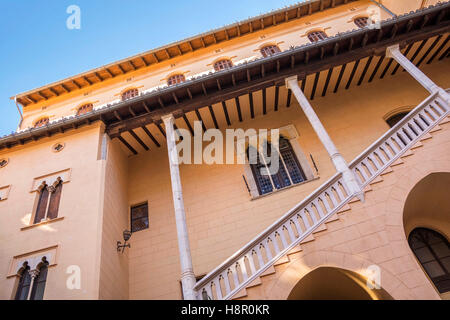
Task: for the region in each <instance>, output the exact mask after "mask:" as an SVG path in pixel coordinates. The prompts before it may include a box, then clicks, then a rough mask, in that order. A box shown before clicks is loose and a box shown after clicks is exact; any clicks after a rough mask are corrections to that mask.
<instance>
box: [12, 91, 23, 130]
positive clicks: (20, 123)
mask: <svg viewBox="0 0 450 320" xmlns="http://www.w3.org/2000/svg"><path fill="white" fill-rule="evenodd" d="M14 103H15V104H16V108H17V111H19V115H20V122H19V128H20V126H21V125H22V121H23V115H22V111H20V108H19V105H18V104H17V96H14Z"/></svg>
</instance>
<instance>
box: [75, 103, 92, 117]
mask: <svg viewBox="0 0 450 320" xmlns="http://www.w3.org/2000/svg"><path fill="white" fill-rule="evenodd" d="M93 109H94V106H93V105H92V103H88V104H85V105H83V106H81V107H80V108H78V111H77V116H81V115H82V114H86V113H88V112H91V111H92V110H93Z"/></svg>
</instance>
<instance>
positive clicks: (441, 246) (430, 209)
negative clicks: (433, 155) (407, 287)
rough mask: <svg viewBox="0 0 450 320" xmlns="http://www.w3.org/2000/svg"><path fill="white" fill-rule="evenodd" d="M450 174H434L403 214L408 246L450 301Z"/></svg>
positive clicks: (422, 182) (413, 195) (418, 187)
mask: <svg viewBox="0 0 450 320" xmlns="http://www.w3.org/2000/svg"><path fill="white" fill-rule="evenodd" d="M449 187H450V173H449V172H436V173H431V174H429V175H428V176H426V177H425V178H423V179H422V180H420V181H419V182H418V183H417V184H416V185H415V186H414V187H413V188H412V189H411V191H410V192H409V194H408V197H407V198H406V202H405V206H404V211H403V226H404V228H405V234H406V238H407V239H408V244H409V246H410V248H411V251H412V252H413V254H414V256H415V258H416V260H417V262H418V263H419V265H420V266H421V267H422V270H423V271H424V274H425V275H426V276H427V278H428V280H429V281H430V283H431V284H433V286H434V288H435V289H436V291H438V292H439V294H440V295H441V297H442V298H445V299H448V298H450V247H449V239H450V219H449V218H448V217H449V216H450V197H449V193H448V190H449Z"/></svg>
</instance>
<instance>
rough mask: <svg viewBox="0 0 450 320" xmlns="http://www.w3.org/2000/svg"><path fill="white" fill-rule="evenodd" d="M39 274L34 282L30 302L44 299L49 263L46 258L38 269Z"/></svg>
mask: <svg viewBox="0 0 450 320" xmlns="http://www.w3.org/2000/svg"><path fill="white" fill-rule="evenodd" d="M38 271H39V273H38V274H37V276H36V278H35V279H34V281H33V288H32V289H31V294H30V300H42V299H43V298H44V290H45V283H46V281H47V271H48V262H47V260H46V259H45V258H44V259H43V262H42V264H41V266H40V268H39V269H38Z"/></svg>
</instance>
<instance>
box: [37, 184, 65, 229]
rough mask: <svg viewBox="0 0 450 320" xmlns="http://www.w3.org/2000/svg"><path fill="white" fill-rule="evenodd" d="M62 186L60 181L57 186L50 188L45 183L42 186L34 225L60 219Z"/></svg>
mask: <svg viewBox="0 0 450 320" xmlns="http://www.w3.org/2000/svg"><path fill="white" fill-rule="evenodd" d="M62 184H63V183H62V180H61V179H58V182H57V183H56V184H53V185H51V186H48V185H47V184H46V183H44V184H43V185H42V186H41V189H40V191H39V199H38V204H37V207H36V213H35V215H34V221H33V223H35V224H36V223H39V222H41V221H42V220H45V219H55V218H57V217H58V210H59V202H60V200H61V192H62Z"/></svg>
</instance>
